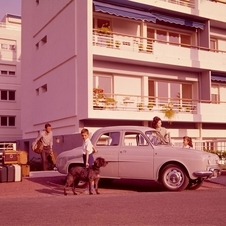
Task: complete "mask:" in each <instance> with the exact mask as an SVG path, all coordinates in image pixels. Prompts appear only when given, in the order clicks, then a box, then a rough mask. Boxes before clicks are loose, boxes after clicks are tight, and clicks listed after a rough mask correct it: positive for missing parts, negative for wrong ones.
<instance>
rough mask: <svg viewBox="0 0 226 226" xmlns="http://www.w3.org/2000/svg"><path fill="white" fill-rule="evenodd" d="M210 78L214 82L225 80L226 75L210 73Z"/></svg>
mask: <svg viewBox="0 0 226 226" xmlns="http://www.w3.org/2000/svg"><path fill="white" fill-rule="evenodd" d="M211 80H212V81H214V82H226V76H218V75H212V76H211Z"/></svg>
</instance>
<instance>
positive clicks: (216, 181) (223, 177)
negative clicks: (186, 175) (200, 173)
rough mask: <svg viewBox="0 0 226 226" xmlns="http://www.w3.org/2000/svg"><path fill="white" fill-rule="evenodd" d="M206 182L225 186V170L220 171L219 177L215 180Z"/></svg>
mask: <svg viewBox="0 0 226 226" xmlns="http://www.w3.org/2000/svg"><path fill="white" fill-rule="evenodd" d="M206 181H209V182H213V183H217V184H222V185H224V186H226V170H222V172H221V175H220V176H219V177H217V178H213V179H207V180H206Z"/></svg>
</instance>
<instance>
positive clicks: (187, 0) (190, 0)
mask: <svg viewBox="0 0 226 226" xmlns="http://www.w3.org/2000/svg"><path fill="white" fill-rule="evenodd" d="M161 1H164V2H169V3H173V4H177V5H181V6H185V7H189V8H195V0H161ZM222 1H223V0H222Z"/></svg>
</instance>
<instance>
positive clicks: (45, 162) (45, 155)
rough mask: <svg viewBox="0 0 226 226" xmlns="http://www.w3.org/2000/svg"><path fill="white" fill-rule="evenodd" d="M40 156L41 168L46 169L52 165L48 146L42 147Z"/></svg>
mask: <svg viewBox="0 0 226 226" xmlns="http://www.w3.org/2000/svg"><path fill="white" fill-rule="evenodd" d="M41 157H42V168H43V170H48V169H49V168H50V167H51V166H52V161H51V156H50V146H44V147H43V150H42V154H41Z"/></svg>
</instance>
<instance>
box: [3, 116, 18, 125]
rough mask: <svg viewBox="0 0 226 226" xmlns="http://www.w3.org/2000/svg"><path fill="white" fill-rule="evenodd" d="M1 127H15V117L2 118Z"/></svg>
mask: <svg viewBox="0 0 226 226" xmlns="http://www.w3.org/2000/svg"><path fill="white" fill-rule="evenodd" d="M0 118H1V126H15V118H16V117H15V116H0Z"/></svg>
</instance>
